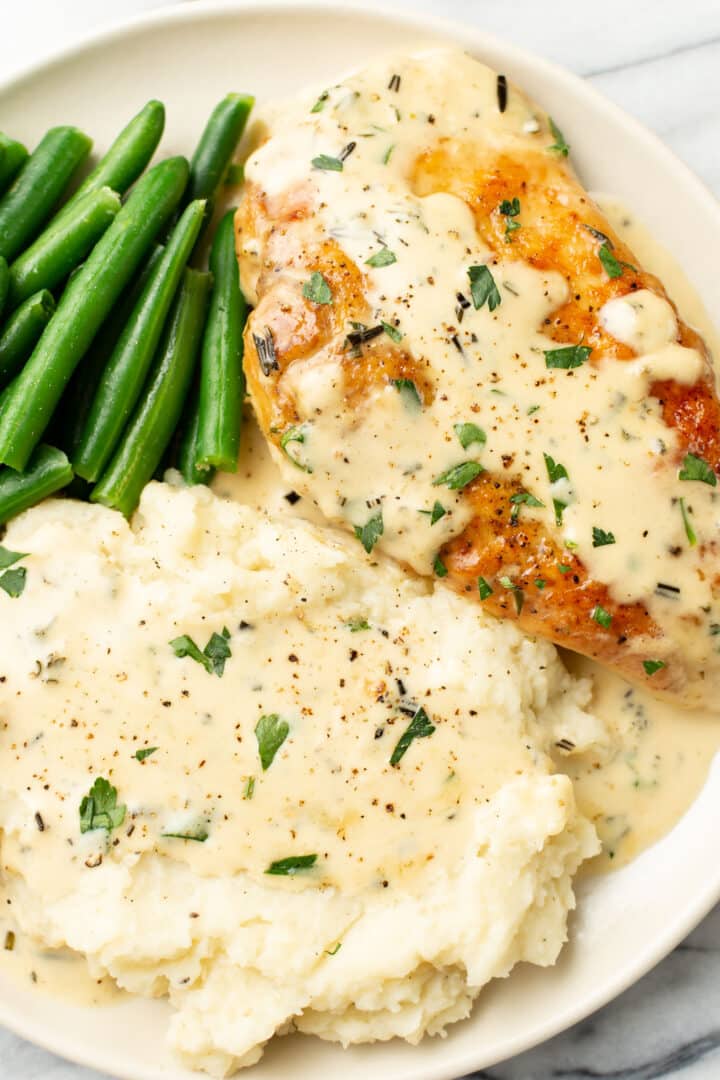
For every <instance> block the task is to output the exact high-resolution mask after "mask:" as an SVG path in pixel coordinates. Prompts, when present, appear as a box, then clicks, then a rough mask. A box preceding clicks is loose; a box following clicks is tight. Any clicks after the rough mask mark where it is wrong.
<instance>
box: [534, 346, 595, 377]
mask: <svg viewBox="0 0 720 1080" xmlns="http://www.w3.org/2000/svg"><path fill="white" fill-rule="evenodd" d="M544 351H545V367H546V368H562V369H563V370H564V371H568V370H569V369H570V368H579V367H582V365H583V364H584V363H585V362H586V361H587V360H588V358H589V356H590V353H591V352H592V349H591V348H590V347H589V346H588V345H563V347H562V348H561V349H545V350H544Z"/></svg>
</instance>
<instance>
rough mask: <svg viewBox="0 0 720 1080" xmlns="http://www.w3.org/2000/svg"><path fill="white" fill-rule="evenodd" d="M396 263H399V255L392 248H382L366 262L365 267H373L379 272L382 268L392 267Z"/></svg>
mask: <svg viewBox="0 0 720 1080" xmlns="http://www.w3.org/2000/svg"><path fill="white" fill-rule="evenodd" d="M394 262H397V255H396V254H395V253H394V252H393V251H391V250H390V248H388V247H381V248H380V250H379V251H376V252H375V254H374V255H371V256H370V258H369V259H366V260H365V265H366V266H372V267H373V269H375V270H377V269H379V268H380V267H381V266H391V265H392V263H394Z"/></svg>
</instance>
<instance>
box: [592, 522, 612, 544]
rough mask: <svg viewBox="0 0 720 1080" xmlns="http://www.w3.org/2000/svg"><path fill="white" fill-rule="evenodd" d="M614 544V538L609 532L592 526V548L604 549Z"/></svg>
mask: <svg viewBox="0 0 720 1080" xmlns="http://www.w3.org/2000/svg"><path fill="white" fill-rule="evenodd" d="M614 543H615V536H614V534H613V533H611V532H605V530H604V529H598V527H597V525H593V531H592V546H593V547H606V546H607V545H608V544H614Z"/></svg>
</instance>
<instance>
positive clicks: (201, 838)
mask: <svg viewBox="0 0 720 1080" xmlns="http://www.w3.org/2000/svg"><path fill="white" fill-rule="evenodd" d="M160 835H161V836H162V837H163V838H164V839H165V840H194V841H195V843H196V844H204V843H205V841H206V840H207V838H208V836H209V835H210V834H209V833H208V831H207V827H206V826H205V825H203V824H201V823H198V824H197V825H196V826H195V827H194V829H193V830H192V832H186V833H185V832H164V833H160Z"/></svg>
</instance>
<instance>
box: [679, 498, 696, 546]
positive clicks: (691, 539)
mask: <svg viewBox="0 0 720 1080" xmlns="http://www.w3.org/2000/svg"><path fill="white" fill-rule="evenodd" d="M678 502H679V503H680V513H681V514H682V519H683V525H684V526H685V535H686V536H687V538H688V543H689V544H690V547H695V545H696V544H697V536H696V535H695V530H694V529H693V527H692V525H691V524H690V518H689V517H688V512H687V509H686V507H685V500H684V499H678Z"/></svg>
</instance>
